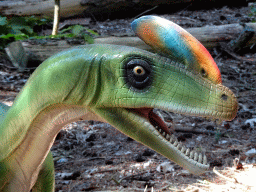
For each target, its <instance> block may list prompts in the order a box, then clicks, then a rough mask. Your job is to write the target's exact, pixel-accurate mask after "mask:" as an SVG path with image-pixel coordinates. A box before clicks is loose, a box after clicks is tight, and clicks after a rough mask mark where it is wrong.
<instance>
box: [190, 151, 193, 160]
mask: <svg viewBox="0 0 256 192" xmlns="http://www.w3.org/2000/svg"><path fill="white" fill-rule="evenodd" d="M193 157H194V151H191V152H190V156H189V158H190V159H193Z"/></svg>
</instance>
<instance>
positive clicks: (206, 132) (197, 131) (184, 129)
mask: <svg viewBox="0 0 256 192" xmlns="http://www.w3.org/2000/svg"><path fill="white" fill-rule="evenodd" d="M174 129H175V131H176V132H185V133H187V132H189V133H194V134H210V135H216V134H217V132H216V131H211V130H202V129H196V128H192V129H191V128H186V127H177V125H175V127H174ZM220 134H221V136H223V135H225V134H226V132H222V133H220Z"/></svg>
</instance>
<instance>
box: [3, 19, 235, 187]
mask: <svg viewBox="0 0 256 192" xmlns="http://www.w3.org/2000/svg"><path fill="white" fill-rule="evenodd" d="M132 28H133V30H134V32H135V33H136V34H137V35H138V36H139V37H140V38H141V39H142V40H144V41H145V42H146V43H147V44H148V45H150V46H151V47H152V48H153V49H154V50H155V53H151V52H147V51H144V50H140V49H137V48H133V47H127V46H117V45H85V46H78V47H75V48H72V49H69V50H65V51H63V52H60V53H58V54H56V55H54V56H52V57H50V58H49V59H47V60H46V61H44V62H43V63H42V64H41V65H40V66H39V67H38V68H37V69H36V70H35V72H34V73H33V74H32V75H31V77H30V78H29V80H28V81H27V83H26V85H25V86H24V87H23V89H22V90H21V91H20V93H19V94H18V96H17V98H16V99H15V101H14V103H13V105H12V107H8V106H6V105H4V104H0V191H6V192H17V191H22V192H25V191H30V190H31V189H32V191H45V192H49V191H54V166H53V159H52V155H51V152H50V148H51V146H52V144H53V142H54V139H55V137H56V135H57V134H58V132H59V131H60V130H61V128H62V127H63V126H64V125H66V124H68V123H70V122H73V121H79V120H98V121H103V122H108V123H110V124H111V125H113V126H114V127H116V128H117V129H118V130H120V131H121V132H123V133H124V134H126V135H128V136H129V137H131V138H133V139H135V140H136V141H138V142H140V143H142V144H144V145H146V146H148V147H150V148H151V149H153V150H155V151H156V152H158V153H160V154H162V155H164V156H165V157H167V158H169V159H170V160H172V161H174V162H175V163H177V164H179V165H180V166H182V167H184V168H185V169H187V170H189V171H190V172H192V173H194V174H201V173H203V172H204V171H205V170H207V169H208V168H209V165H208V164H207V158H206V156H205V155H204V154H200V153H197V152H195V151H190V150H189V149H187V148H186V147H184V146H183V145H182V144H181V143H179V142H178V141H177V139H176V138H175V137H174V136H173V135H172V133H171V132H170V131H169V129H168V128H167V126H166V124H165V122H164V121H163V120H162V119H161V118H160V117H159V116H158V115H157V114H155V113H154V112H153V109H154V108H159V109H162V110H166V111H171V112H175V113H180V114H185V115H193V116H202V117H208V118H210V119H219V120H232V119H233V118H234V117H235V116H236V112H237V108H238V104H237V99H236V97H235V95H234V94H233V93H232V92H231V91H230V90H229V89H228V88H227V87H225V86H223V85H222V81H221V74H220V71H219V69H218V67H217V65H216V63H215V62H214V60H213V58H212V57H211V56H210V54H209V53H208V51H207V50H206V49H205V48H204V47H203V45H202V44H200V43H199V42H198V41H197V40H196V39H195V38H194V37H193V36H192V35H190V34H189V33H188V32H186V31H185V30H184V29H182V28H181V27H179V26H178V25H176V24H174V23H172V22H170V21H168V20H165V19H163V18H160V17H156V16H143V17H141V18H139V19H136V20H135V21H133V23H132Z"/></svg>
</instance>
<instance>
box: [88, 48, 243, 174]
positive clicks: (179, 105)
mask: <svg viewBox="0 0 256 192" xmlns="http://www.w3.org/2000/svg"><path fill="white" fill-rule="evenodd" d="M100 49H102V50H101V51H100ZM107 50H111V53H112V56H111V57H108V56H107V55H110V54H108V51H107ZM97 51H98V53H100V52H102V53H104V54H103V55H101V54H99V55H97V57H99V58H102V57H104V59H101V63H102V64H103V63H104V65H102V66H101V76H102V79H104V81H103V80H101V81H100V82H101V87H102V88H101V93H100V96H99V95H98V97H97V103H95V102H92V103H91V107H92V109H93V110H94V112H95V113H96V114H99V115H100V116H101V117H103V118H104V119H105V120H106V121H108V122H109V123H111V124H112V125H114V126H115V127H116V128H117V129H119V130H120V131H121V132H123V133H125V134H126V135H128V136H130V137H132V138H133V139H135V140H137V141H139V142H141V143H143V144H145V145H147V146H149V147H150V148H152V149H154V150H155V151H157V152H158V153H161V154H162V155H164V156H166V157H167V158H169V159H171V160H173V161H174V162H176V163H177V164H179V165H181V166H182V167H184V168H186V169H188V170H190V171H191V172H193V173H195V174H200V173H202V172H204V171H205V170H206V169H207V168H208V167H209V166H208V164H207V159H206V156H205V155H203V154H198V153H196V152H194V151H190V150H189V149H186V147H184V146H183V145H182V144H181V143H179V142H178V141H177V139H176V138H175V137H174V136H173V135H172V133H171V131H170V130H169V129H168V128H167V126H166V125H165V123H164V122H163V120H162V119H161V118H160V117H159V116H158V115H157V114H155V113H154V112H153V109H154V108H159V109H162V110H166V111H171V112H175V113H180V114H185V115H192V116H201V117H207V118H211V119H219V120H232V119H233V118H234V117H235V115H236V112H237V106H238V105H237V100H236V97H235V95H234V94H233V93H232V91H230V90H229V89H228V88H227V87H225V86H223V85H222V84H216V83H213V82H212V81H210V80H208V79H206V78H204V77H203V76H202V74H200V73H198V72H197V71H193V70H190V71H189V70H188V69H187V68H186V67H185V66H184V65H183V64H180V63H179V62H177V61H175V60H171V59H169V58H166V57H162V56H160V55H158V54H153V53H150V52H146V51H143V50H139V49H135V48H129V47H123V46H115V47H114V48H113V46H110V45H109V46H106V45H104V46H102V47H101V48H99V47H98V49H97ZM96 60H100V59H96ZM103 66H104V67H103Z"/></svg>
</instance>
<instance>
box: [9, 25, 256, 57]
mask: <svg viewBox="0 0 256 192" xmlns="http://www.w3.org/2000/svg"><path fill="white" fill-rule="evenodd" d="M248 27H250V29H251V30H254V35H253V36H252V37H251V38H250V39H249V41H248V42H246V43H244V48H247V47H251V46H252V45H254V44H255V43H256V23H247V24H245V26H242V25H240V24H229V25H220V26H206V27H196V28H189V29H187V31H188V32H189V33H191V34H192V35H193V36H194V37H196V38H197V39H198V40H199V41H200V42H201V43H202V44H203V45H204V46H205V47H206V48H208V49H211V48H214V47H216V46H219V45H220V44H223V43H225V44H227V43H228V42H230V41H231V40H234V39H236V38H237V37H239V35H240V34H241V33H242V32H243V31H244V29H245V28H248ZM95 44H115V45H126V46H131V47H137V48H140V49H145V50H149V51H152V50H151V48H150V47H149V46H148V45H146V44H145V43H144V42H143V41H142V40H141V39H139V38H138V37H99V38H96V39H95ZM22 46H23V47H24V50H25V52H27V53H32V55H34V56H35V58H36V59H37V60H39V61H41V62H42V61H44V60H45V59H47V58H48V57H50V56H52V55H53V54H55V53H57V52H60V51H62V50H64V49H67V48H71V47H73V46H74V45H71V44H69V43H68V42H67V41H66V40H59V41H56V40H54V42H53V41H51V40H49V41H47V43H44V44H43V45H41V44H34V43H33V44H31V43H29V42H28V41H24V42H22ZM14 47H15V46H14ZM9 52H12V51H11V50H9ZM14 52H17V51H14Z"/></svg>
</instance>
